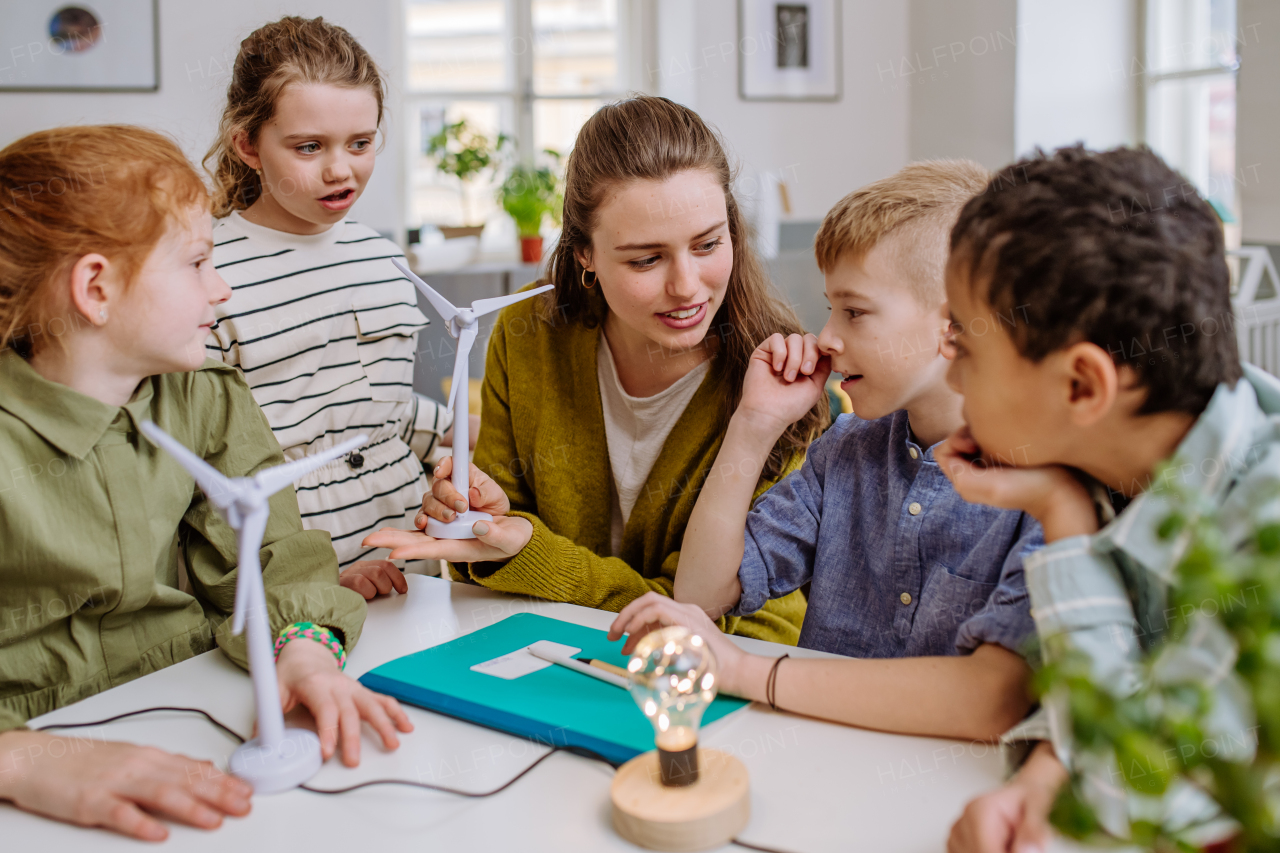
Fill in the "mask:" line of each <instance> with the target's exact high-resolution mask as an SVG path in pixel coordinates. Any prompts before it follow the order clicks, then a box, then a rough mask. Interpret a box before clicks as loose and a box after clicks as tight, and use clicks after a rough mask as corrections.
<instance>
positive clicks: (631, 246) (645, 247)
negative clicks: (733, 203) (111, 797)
mask: <svg viewBox="0 0 1280 853" xmlns="http://www.w3.org/2000/svg"><path fill="white" fill-rule="evenodd" d="M727 221H728V220H721V221H720V222H717V223H716V224H715V225H712V226H711V227H710V228H708V229H706V230H705V231H701V232H699V233H697V234H695V235H694V236H693V239H692V240H690V241H689V242H691V243H692V242H694V241H695V240H700V239H702V238H703V237H705V236H707V235H708V234H710V233H711V232H712V231H715V230H717V229H719V228H723V227H724V226H725V222H727ZM664 246H666V243H627V244H626V245H623V246H614V247H613V250H614V251H615V252H639V251H649V250H650V249H661V248H663V247H664Z"/></svg>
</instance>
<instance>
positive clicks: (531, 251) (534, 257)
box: [520, 237, 542, 264]
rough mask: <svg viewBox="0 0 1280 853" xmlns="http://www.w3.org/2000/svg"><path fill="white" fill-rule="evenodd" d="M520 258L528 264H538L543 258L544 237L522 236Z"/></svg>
mask: <svg viewBox="0 0 1280 853" xmlns="http://www.w3.org/2000/svg"><path fill="white" fill-rule="evenodd" d="M520 260H521V261H523V262H524V263H526V264H536V263H539V262H540V261H541V260H542V238H541V237H521V238H520Z"/></svg>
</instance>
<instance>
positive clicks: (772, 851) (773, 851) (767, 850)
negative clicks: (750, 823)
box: [729, 838, 791, 853]
mask: <svg viewBox="0 0 1280 853" xmlns="http://www.w3.org/2000/svg"><path fill="white" fill-rule="evenodd" d="M729 843H730V844H736V845H738V846H739V847H745V848H747V849H748V850H760V851H762V853H791V851H789V850H779V849H778V848H777V847H764V846H762V845H760V844H749V843H747V842H746V841H739V840H738V839H736V838H730V839H729Z"/></svg>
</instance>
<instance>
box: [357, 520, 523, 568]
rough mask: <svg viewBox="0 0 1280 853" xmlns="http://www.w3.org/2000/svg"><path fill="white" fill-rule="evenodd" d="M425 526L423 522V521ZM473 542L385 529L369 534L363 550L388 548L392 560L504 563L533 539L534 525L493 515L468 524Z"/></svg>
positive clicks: (418, 531)
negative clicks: (486, 519)
mask: <svg viewBox="0 0 1280 853" xmlns="http://www.w3.org/2000/svg"><path fill="white" fill-rule="evenodd" d="M422 524H423V525H424V526H425V525H426V520H425V519H424V520H423V521H422ZM471 531H472V532H473V533H475V535H476V538H475V539H436V538H435V537H434V536H428V535H427V534H426V533H423V532H422V531H421V530H400V529H398V528H395V527H384V528H382V529H381V530H379V531H377V532H376V533H370V534H369V535H368V536H366V537H365V538H364V542H363V543H362V544H363V545H364V546H365V547H366V548H390V549H391V559H393V560H448V561H449V562H451V563H485V562H494V563H505V562H506V561H507V560H510V559H511V558H512V557H514V556H515V555H516V554H519V553H520V551H521V550H523V549H524V546H526V545H528V544H529V540H530V539H532V538H533V525H532V524H531V523H530V522H529V519H527V518H521V517H520V516H514V515H513V516H504V515H499V516H495V517H494V519H493V520H492V521H477V522H476V523H475V524H473V525H471Z"/></svg>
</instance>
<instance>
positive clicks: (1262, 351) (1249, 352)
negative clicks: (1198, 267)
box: [1227, 246, 1280, 376]
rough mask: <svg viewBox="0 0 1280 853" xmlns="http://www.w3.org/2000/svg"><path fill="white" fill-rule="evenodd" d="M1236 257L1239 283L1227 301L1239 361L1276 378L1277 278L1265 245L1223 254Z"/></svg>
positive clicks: (1279, 367) (1279, 364)
mask: <svg viewBox="0 0 1280 853" xmlns="http://www.w3.org/2000/svg"><path fill="white" fill-rule="evenodd" d="M1227 254H1228V255H1230V256H1231V257H1235V258H1239V259H1240V261H1239V263H1240V274H1239V284H1238V286H1237V287H1236V292H1235V295H1234V296H1233V297H1232V299H1231V307H1232V309H1233V311H1234V312H1235V318H1236V324H1235V326H1236V340H1237V341H1238V342H1239V345H1240V359H1241V361H1247V362H1249V363H1250V364H1253V365H1256V366H1257V367H1261V368H1262V369H1263V370H1265V371H1267V372H1268V373H1270V374H1271V375H1273V376H1280V275H1278V274H1277V273H1276V265H1275V262H1274V261H1273V260H1272V259H1271V253H1270V252H1269V251H1267V248H1266V247H1265V246H1244V247H1242V248H1240V249H1233V250H1231V251H1229V252H1227Z"/></svg>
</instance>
